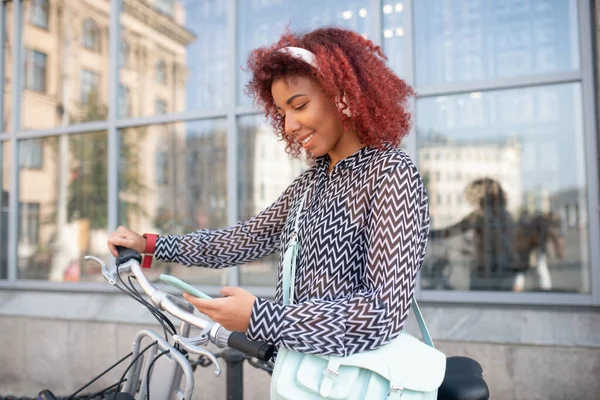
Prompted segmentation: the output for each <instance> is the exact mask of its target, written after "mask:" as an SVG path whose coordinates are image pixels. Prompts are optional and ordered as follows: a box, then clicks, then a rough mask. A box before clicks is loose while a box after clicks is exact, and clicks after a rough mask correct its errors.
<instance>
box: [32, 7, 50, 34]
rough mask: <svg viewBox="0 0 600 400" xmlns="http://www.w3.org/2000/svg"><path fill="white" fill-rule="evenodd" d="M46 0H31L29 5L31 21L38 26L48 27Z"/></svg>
mask: <svg viewBox="0 0 600 400" xmlns="http://www.w3.org/2000/svg"><path fill="white" fill-rule="evenodd" d="M48 14H49V5H48V0H33V4H32V6H31V23H32V24H33V25H35V26H37V27H39V28H42V29H48Z"/></svg>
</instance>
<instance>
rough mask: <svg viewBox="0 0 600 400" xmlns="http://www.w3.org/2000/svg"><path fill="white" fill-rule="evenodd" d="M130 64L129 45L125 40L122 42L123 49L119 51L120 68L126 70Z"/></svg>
mask: <svg viewBox="0 0 600 400" xmlns="http://www.w3.org/2000/svg"><path fill="white" fill-rule="evenodd" d="M128 62H129V44H128V43H127V42H126V41H125V40H121V48H120V50H119V67H120V68H124V67H126V66H127V63H128Z"/></svg>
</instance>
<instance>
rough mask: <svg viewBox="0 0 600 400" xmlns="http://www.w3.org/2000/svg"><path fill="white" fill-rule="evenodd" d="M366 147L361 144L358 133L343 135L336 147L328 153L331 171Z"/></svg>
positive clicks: (350, 132)
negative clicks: (341, 161)
mask: <svg viewBox="0 0 600 400" xmlns="http://www.w3.org/2000/svg"><path fill="white" fill-rule="evenodd" d="M363 147H365V145H364V144H362V143H361V142H360V139H359V138H358V135H357V134H356V131H348V132H346V133H344V134H343V135H342V137H341V138H340V140H339V141H338V142H337V143H336V145H335V146H334V147H333V149H331V150H330V151H329V153H327V154H328V155H329V171H328V172H331V171H332V170H333V167H335V165H336V164H337V163H338V162H340V160H343V159H344V158H346V157H348V156H350V155H352V154H354V153H356V152H357V151H358V150H360V149H362V148H363Z"/></svg>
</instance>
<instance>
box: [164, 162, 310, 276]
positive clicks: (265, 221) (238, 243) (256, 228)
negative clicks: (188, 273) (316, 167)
mask: <svg viewBox="0 0 600 400" xmlns="http://www.w3.org/2000/svg"><path fill="white" fill-rule="evenodd" d="M309 174H310V170H309V171H306V172H305V173H304V174H302V175H301V176H300V177H298V178H297V179H296V180H295V181H294V182H293V183H292V184H291V185H290V186H289V187H288V188H287V189H286V190H285V191H284V192H283V194H282V195H281V196H280V197H279V199H277V200H276V201H275V202H274V203H273V204H271V205H270V206H269V207H268V208H266V209H265V210H263V211H262V212H260V213H259V214H258V215H256V216H254V217H252V218H250V219H249V220H248V221H246V222H243V223H242V222H240V223H237V224H236V225H234V226H232V227H230V228H226V229H218V230H208V229H202V230H199V231H196V232H193V233H189V234H187V235H183V236H176V235H170V236H161V237H159V238H158V239H157V241H156V250H155V258H156V259H158V260H160V261H167V262H176V263H179V264H183V265H185V266H202V267H209V268H225V267H230V266H233V265H238V264H243V263H247V262H250V261H254V260H256V259H259V258H261V257H265V256H268V255H270V254H272V253H274V252H275V251H277V250H279V243H280V236H281V230H282V228H283V226H284V224H285V222H286V218H287V214H288V208H289V204H290V199H291V198H292V197H293V194H294V192H295V191H296V190H298V189H301V188H302V185H304V184H305V181H306V180H307V176H308V175H309Z"/></svg>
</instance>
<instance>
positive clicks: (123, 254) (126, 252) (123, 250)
mask: <svg viewBox="0 0 600 400" xmlns="http://www.w3.org/2000/svg"><path fill="white" fill-rule="evenodd" d="M115 247H116V248H117V251H118V252H119V255H118V256H117V259H116V260H115V264H117V266H119V265H121V264H123V263H126V262H127V261H129V260H132V259H133V260H137V262H139V263H141V262H142V255H141V254H140V253H138V252H137V251H135V250H133V249H128V248H127V247H123V246H115Z"/></svg>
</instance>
